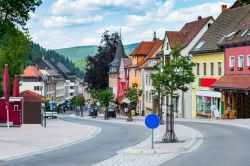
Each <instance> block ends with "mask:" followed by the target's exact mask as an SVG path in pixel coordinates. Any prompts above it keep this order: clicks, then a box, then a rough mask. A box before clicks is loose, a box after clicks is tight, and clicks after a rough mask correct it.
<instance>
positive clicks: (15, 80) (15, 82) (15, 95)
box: [13, 75, 19, 97]
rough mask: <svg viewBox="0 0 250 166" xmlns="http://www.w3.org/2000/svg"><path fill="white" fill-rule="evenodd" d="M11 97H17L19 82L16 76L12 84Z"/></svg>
mask: <svg viewBox="0 0 250 166" xmlns="http://www.w3.org/2000/svg"><path fill="white" fill-rule="evenodd" d="M13 97H19V81H18V76H17V75H16V76H15V79H14V84H13Z"/></svg>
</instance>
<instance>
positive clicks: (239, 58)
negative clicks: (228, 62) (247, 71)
mask: <svg viewBox="0 0 250 166" xmlns="http://www.w3.org/2000/svg"><path fill="white" fill-rule="evenodd" d="M241 58H242V64H241V61H240V60H241ZM243 67H244V55H238V68H243Z"/></svg>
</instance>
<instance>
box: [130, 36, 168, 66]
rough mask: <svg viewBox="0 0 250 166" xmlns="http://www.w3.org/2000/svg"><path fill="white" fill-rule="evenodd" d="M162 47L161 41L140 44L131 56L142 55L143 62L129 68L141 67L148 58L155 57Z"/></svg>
mask: <svg viewBox="0 0 250 166" xmlns="http://www.w3.org/2000/svg"><path fill="white" fill-rule="evenodd" d="M162 45H163V40H157V41H151V42H141V44H140V45H139V46H138V47H137V48H136V49H135V51H134V52H133V53H132V56H137V55H142V56H145V58H144V59H143V60H141V61H140V62H139V63H137V64H136V65H131V66H130V67H131V68H138V67H141V66H142V65H143V64H144V63H145V62H147V60H149V59H150V58H154V57H156V54H157V51H158V50H159V48H161V47H162Z"/></svg>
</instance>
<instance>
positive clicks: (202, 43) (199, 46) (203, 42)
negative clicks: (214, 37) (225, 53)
mask: <svg viewBox="0 0 250 166" xmlns="http://www.w3.org/2000/svg"><path fill="white" fill-rule="evenodd" d="M204 44H205V41H200V42H199V43H198V44H197V45H196V47H195V48H194V49H195V50H199V49H200V48H201V47H202V46H203V45H204Z"/></svg>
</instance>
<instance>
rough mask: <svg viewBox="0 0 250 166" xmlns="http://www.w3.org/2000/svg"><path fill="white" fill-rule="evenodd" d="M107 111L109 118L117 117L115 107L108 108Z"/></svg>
mask: <svg viewBox="0 0 250 166" xmlns="http://www.w3.org/2000/svg"><path fill="white" fill-rule="evenodd" d="M106 113H107V117H108V118H116V110H115V108H107V109H106Z"/></svg>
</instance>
